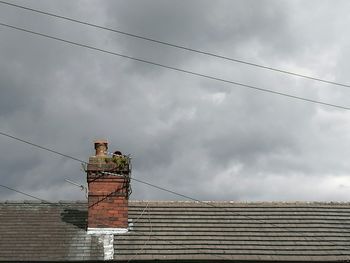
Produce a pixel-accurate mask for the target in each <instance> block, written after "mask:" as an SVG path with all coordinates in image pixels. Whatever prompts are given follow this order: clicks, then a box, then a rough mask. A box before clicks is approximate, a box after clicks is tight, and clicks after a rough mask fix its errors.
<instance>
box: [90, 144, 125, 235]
mask: <svg viewBox="0 0 350 263" xmlns="http://www.w3.org/2000/svg"><path fill="white" fill-rule="evenodd" d="M94 144H95V150H96V155H95V156H91V157H90V158H89V164H88V166H87V182H88V187H89V195H88V229H87V231H88V233H90V234H96V233H101V234H103V233H125V232H127V228H128V199H129V192H130V158H129V157H128V156H125V155H122V154H119V153H120V152H116V153H117V154H114V155H112V156H108V154H107V150H108V142H107V140H96V141H95V142H94Z"/></svg>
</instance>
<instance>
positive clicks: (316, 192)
mask: <svg viewBox="0 0 350 263" xmlns="http://www.w3.org/2000/svg"><path fill="white" fill-rule="evenodd" d="M13 3H17V4H20V5H25V6H27V7H32V8H36V9H40V10H43V11H48V12H52V13H56V14H59V15H63V16H68V17H72V18H75V19H79V20H83V21H87V22H90V23H95V24H98V25H103V26H106V27H110V28H114V29H118V30H122V31H126V32H129V33H132V34H137V35H142V36H146V37H150V38H154V39H158V40H161V41H166V42H170V43H174V44H178V45H183V46H187V47H190V48H194V49H200V50H203V51H208V52H212V53H216V54H220V55H223V56H228V57H231V58H236V59H241V60H245V61H249V62H253V63H258V64H262V65H266V66H271V67H276V68H280V69H284V70H290V71H293V72H298V73H301V74H307V75H310V76H314V77H318V78H323V79H327V80H331V81H336V82H341V83H345V84H350V77H349V74H348V71H347V70H348V69H349V66H350V62H349V61H350V48H349V47H350V36H349V34H348V33H347V32H348V29H349V27H350V17H349V15H348V13H349V9H350V3H349V1H346V0H344V1H341V0H340V1H336V3H335V2H334V1H331V0H329V1H325V0H323V1H322V0H318V1H306V0H305V1H291V0H290V1H288V0H285V1H280V0H276V1H272V0H267V1H262V0H259V1H258V0H255V1H252V0H251V1H247V0H236V1H193V0H192V1H164V0H157V1H153V0H152V1H150V0H148V1H107V0H103V1H92V0H86V1H74V2H73V1H68V0H65V1H62V0H60V1H58V0H57V1H44V0H42V1H38V0H33V1H30V2H28V1H13ZM0 22H1V23H7V24H10V25H14V26H18V27H23V28H26V29H30V30H34V31H37V32H40V33H44V34H49V35H52V36H56V37H60V38H64V39H67V40H70V41H75V42H79V43H82V44H86V45H91V46H95V47H98V48H101V49H106V50H109V51H113V52H118V53H122V54H125V55H129V56H133V57H137V58H141V59H145V60H150V61H154V62H157V63H161V64H165V65H169V66H172V67H178V68H181V69H184V70H189V71H194V72H198V73H201V74H207V75H210V76H214V77H217V78H223V79H227V80H230V81H236V82H241V83H244V84H248V85H254V86H258V87H260V88H264V89H271V90H274V91H279V92H283V93H288V94H292V95H296V96H302V97H305V98H308V99H313V100H321V101H324V102H328V103H333V104H338V105H343V106H346V107H350V99H349V96H350V88H346V87H340V86H335V85H329V84H324V83H320V82H315V81H311V80H306V79H302V78H297V77H293V76H288V75H285V74H280V73H276V72H271V71H266V70H263V69H258V68H254V67H251V66H247V65H242V64H238V63H234V62H229V61H225V60H222V59H217V58H212V57H208V56H204V55H199V54H194V53H191V52H188V51H184V50H179V49H174V48H171V47H166V46H162V45H159V44H155V43H150V42H147V41H143V40H139V39H135V38H131V37H126V36H124V35H119V34H116V33H112V32H108V31H103V30H101V29H96V28H91V27H88V26H83V25H79V24H75V23H72V22H68V21H64V20H60V19H56V18H52V17H48V16H44V15H39V14H36V13H33V12H29V11H25V10H21V9H18V8H14V7H10V6H6V5H3V4H0ZM0 92H1V93H0V131H1V132H5V133H8V134H11V135H13V136H17V137H20V138H22V139H25V140H28V141H31V142H33V143H37V144H40V145H42V146H45V147H48V148H52V149H55V150H57V151H59V152H62V153H65V154H69V155H72V156H74V157H76V158H79V159H84V160H87V159H88V157H89V156H90V155H93V153H94V149H93V140H95V139H99V138H106V139H108V141H109V145H110V150H111V151H114V150H116V149H119V150H121V151H122V152H123V153H126V154H131V155H132V157H133V177H135V178H138V179H141V180H144V181H147V182H150V183H154V184H157V185H159V186H162V187H166V188H169V189H171V190H173V191H177V192H180V193H182V194H186V195H190V196H192V197H194V198H198V199H202V200H238V201H282V200H283V201H296V200H299V201H305V200H308V201H331V200H333V201H348V200H349V199H350V194H349V193H350V111H346V110H340V109H335V108H331V107H326V106H320V105H316V104H311V103H307V102H302V101H297V100H293V99H290V98H286V97H282V96H277V95H273V94H268V93H263V92H258V91H253V90H249V89H246V88H243V87H239V86H235V85H230V84H227V83H222V82H218V81H214V80H209V79H205V78H200V77H196V76H191V75H188V74H184V73H181V72H174V71H171V70H168V69H164V68H159V67H156V66H151V65H147V64H143V63H140V62H136V61H131V60H127V59H124V58H119V57H116V56H112V55H108V54H103V53H100V52H97V51H91V50H88V49H84V48H81V47H76V46H72V45H69V44H64V43H60V42H57V41H54V40H50V39H45V38H42V37H39V36H34V35H30V34H28V33H24V32H19V31H16V30H13V29H9V28H5V27H2V26H0ZM0 149H1V151H0V167H1V169H0V183H1V184H4V185H7V186H9V187H13V188H16V189H18V190H21V191H24V192H26V193H29V194H32V195H35V196H38V197H40V198H43V199H47V200H75V199H84V194H83V193H82V192H81V191H80V190H79V189H78V188H77V187H75V186H72V185H70V184H68V183H66V182H65V181H64V179H70V180H73V181H76V182H78V183H82V184H85V183H86V176H85V174H84V173H83V172H82V171H81V165H80V163H79V162H76V161H73V160H70V159H67V158H64V157H60V156H57V155H55V154H52V153H49V152H45V151H42V150H40V149H37V148H34V147H31V146H29V145H26V144H23V143H20V142H18V141H15V140H12V139H9V138H7V137H4V136H0ZM132 187H133V195H132V198H133V199H156V200H159V199H164V200H171V199H179V197H177V196H174V195H171V194H169V193H165V192H161V191H159V190H157V189H154V188H151V187H149V186H146V185H142V184H139V183H137V182H135V181H133V182H132ZM0 199H1V200H6V199H29V197H25V196H22V195H20V194H17V193H15V192H12V191H9V190H7V189H4V188H0Z"/></svg>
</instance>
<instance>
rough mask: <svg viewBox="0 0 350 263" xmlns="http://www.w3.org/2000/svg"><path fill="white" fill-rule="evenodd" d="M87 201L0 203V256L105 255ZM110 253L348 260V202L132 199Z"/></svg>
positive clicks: (95, 257)
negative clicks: (92, 230) (123, 230)
mask: <svg viewBox="0 0 350 263" xmlns="http://www.w3.org/2000/svg"><path fill="white" fill-rule="evenodd" d="M86 218H87V204H86V203H85V202H66V203H56V204H45V203H40V202H32V201H30V202H2V203H0V233H1V234H0V236H1V238H0V260H6V261H8V260H16V261H18V260H33V261H35V260H57V261H61V260H103V259H104V256H105V254H104V253H105V250H104V240H103V238H102V239H101V237H100V236H96V235H89V234H87V233H86V231H85V229H86ZM129 219H130V224H129V232H128V233H127V234H120V235H115V236H114V237H113V240H114V241H113V247H114V259H115V260H130V259H131V260H158V259H160V260H161V259H167V260H176V259H182V260H218V261H220V260H237V261H240V260H247V261H256V260H264V261H339V260H349V259H350V203H315V202H310V203H305V202H301V203H280V202H275V203H265V202H261V203H239V202H207V204H203V203H198V202H181V201H174V202H155V201H150V202H147V201H130V202H129Z"/></svg>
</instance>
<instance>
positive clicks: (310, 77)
mask: <svg viewBox="0 0 350 263" xmlns="http://www.w3.org/2000/svg"><path fill="white" fill-rule="evenodd" d="M0 3H1V4H5V5H9V6H13V7H17V8H21V9H24V10H28V11H31V12H36V13H39V14H43V15H47V16H51V17H55V18H59V19H64V20H67V21H71V22H75V23H78V24H82V25H86V26H90V27H94V28H98V29H103V30H106V31H110V32H113V33H118V34H122V35H125V36H129V37H133V38H137V39H142V40H146V41H150V42H153V43H157V44H161V45H165V46H169V47H173V48H177V49H182V50H186V51H190V52H194V53H197V54H202V55H206V56H210V57H215V58H220V59H223V60H228V61H232V62H236V63H241V64H245V65H249V66H253V67H257V68H262V69H265V70H270V71H274V72H278V73H283V74H288V75H292V76H296V77H300V78H305V79H309V80H314V81H318V82H323V83H327V84H331V85H336V86H341V87H346V88H350V85H349V84H344V83H340V82H335V81H330V80H325V79H321V78H316V77H313V76H308V75H304V74H300V73H296V72H292V71H288V70H283V69H278V68H274V67H270V66H264V65H260V64H257V63H253V62H249V61H244V60H241V59H236V58H231V57H227V56H223V55H218V54H215V53H212V52H208V51H203V50H198V49H194V48H190V47H186V46H183V45H178V44H173V43H170V42H165V41H161V40H157V39H154V38H150V37H146V36H141V35H137V34H132V33H128V32H125V31H121V30H118V29H113V28H109V27H105V26H101V25H97V24H93V23H89V22H85V21H81V20H78V19H74V18H70V17H67V16H61V15H57V14H54V13H50V12H46V11H42V10H38V9H34V8H30V7H26V6H22V5H18V4H13V3H8V2H6V1H0Z"/></svg>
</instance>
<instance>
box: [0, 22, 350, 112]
mask: <svg viewBox="0 0 350 263" xmlns="http://www.w3.org/2000/svg"><path fill="white" fill-rule="evenodd" d="M0 25H1V26H4V27H8V28H11V29H15V30H19V31H22V32H26V33H30V34H33V35H38V36H42V37H45V38H49V39H53V40H57V41H60V42H64V43H67V44H71V45H75V46H79V47H84V48H87V49H90V50H95V51H99V52H102V53H106V54H109V55H114V56H119V57H122V58H127V59H130V60H134V61H138V62H142V63H145V64H149V65H153V66H158V67H162V68H167V69H170V70H173V71H178V72H182V73H186V74H190V75H194V76H198V77H202V78H206V79H210V80H215V81H219V82H223V83H228V84H232V85H236V86H240V87H244V88H248V89H252V90H257V91H261V92H265V93H270V94H274V95H280V96H284V97H288V98H292V99H296V100H301V101H306V102H309V103H314V104H318V105H323V106H328V107H333V108H338V109H343V110H350V107H346V106H342V105H336V104H332V103H328V102H323V101H319V100H313V99H308V98H304V97H300V96H296V95H292V94H288V93H283V92H279V91H275V90H270V89H265V88H259V87H256V86H252V85H248V84H244V83H240V82H236V81H231V80H227V79H223V78H218V77H214V76H210V75H206V74H202V73H197V72H194V71H190V70H186V69H181V68H176V67H172V66H168V65H164V64H160V63H157V62H153V61H149V60H145V59H141V58H136V57H132V56H128V55H124V54H120V53H117V52H113V51H108V50H105V49H101V48H97V47H94V46H90V45H86V44H81V43H78V42H74V41H70V40H66V39H63V38H59V37H55V36H51V35H47V34H43V33H39V32H35V31H32V30H28V29H24V28H21V27H17V26H13V25H9V24H5V23H1V22H0Z"/></svg>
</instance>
